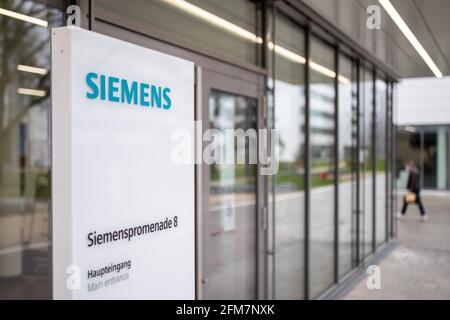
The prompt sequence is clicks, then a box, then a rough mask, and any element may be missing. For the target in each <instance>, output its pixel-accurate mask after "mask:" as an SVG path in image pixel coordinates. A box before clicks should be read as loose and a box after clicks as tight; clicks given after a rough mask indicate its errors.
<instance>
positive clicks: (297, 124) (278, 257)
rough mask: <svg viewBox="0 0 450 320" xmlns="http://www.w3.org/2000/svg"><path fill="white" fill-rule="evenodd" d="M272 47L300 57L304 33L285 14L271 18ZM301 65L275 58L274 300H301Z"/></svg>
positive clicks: (302, 111)
mask: <svg viewBox="0 0 450 320" xmlns="http://www.w3.org/2000/svg"><path fill="white" fill-rule="evenodd" d="M275 29H276V32H277V33H276V44H277V45H279V46H282V47H284V48H286V49H287V50H289V51H291V52H292V53H295V54H296V55H301V56H304V33H303V30H301V29H300V28H298V27H297V26H296V25H295V24H293V23H292V22H290V20H288V19H287V18H286V17H285V16H283V15H279V16H277V19H276V25H275ZM304 70H305V67H304V64H300V63H298V62H296V61H295V60H293V59H289V58H287V57H286V56H282V55H280V54H276V56H275V78H276V80H275V127H276V128H277V129H278V130H279V132H280V158H279V159H280V167H279V171H278V174H277V176H276V189H275V190H276V191H275V244H276V247H275V273H276V274H275V297H276V299H303V298H304V284H303V282H304V252H303V251H304V232H303V230H304V169H305V166H304V141H305V140H304V137H305V134H304V124H305V96H304V90H305V87H304V83H305V82H304V81H305V79H304V76H305V72H304Z"/></svg>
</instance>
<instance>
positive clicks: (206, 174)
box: [196, 67, 267, 299]
mask: <svg viewBox="0 0 450 320" xmlns="http://www.w3.org/2000/svg"><path fill="white" fill-rule="evenodd" d="M236 71H237V72H239V73H242V72H245V71H244V70H236ZM197 75H198V77H197V80H198V88H201V89H200V91H199V92H198V97H199V98H200V99H201V101H199V100H198V103H197V110H198V111H199V114H198V117H196V119H197V121H202V120H203V121H202V132H204V131H205V130H207V129H208V128H209V126H210V123H209V104H208V101H209V94H210V91H211V90H219V91H223V92H227V93H230V94H236V95H240V96H245V97H249V98H254V99H256V100H257V113H258V114H257V129H261V128H265V127H266V121H265V119H264V116H263V110H264V108H263V103H264V100H265V99H264V77H263V76H261V75H254V80H255V81H254V82H248V81H244V80H242V79H238V78H236V77H233V75H232V74H224V73H222V72H220V71H217V70H215V69H212V68H200V67H197ZM249 76H250V75H249ZM197 141H198V143H199V144H198V145H200V143H202V150H203V149H204V147H205V143H204V142H203V141H199V140H197ZM200 167H201V169H200V170H198V171H199V172H201V177H199V180H200V181H201V182H200V183H201V184H202V188H201V191H200V192H199V193H198V194H197V198H198V197H200V198H201V199H199V203H200V204H201V208H200V207H199V209H200V210H201V213H200V214H199V215H198V217H199V220H200V221H201V222H200V223H201V234H202V235H201V236H202V239H201V240H200V239H199V241H198V243H199V246H198V248H199V249H200V250H199V253H200V255H201V256H202V259H201V262H200V265H199V267H200V269H201V272H199V281H198V293H199V294H198V298H199V299H202V298H205V296H204V290H203V286H204V284H205V282H206V281H207V272H208V271H207V266H206V263H207V262H206V259H205V257H206V256H208V252H207V250H208V247H207V244H206V241H207V237H206V234H207V232H208V229H209V228H208V213H209V185H210V166H209V165H207V164H201V165H200ZM260 170H261V168H260V165H259V164H258V165H257V182H256V203H257V208H256V212H255V218H256V221H255V225H256V228H257V234H256V235H255V237H256V239H255V241H256V252H255V256H256V266H255V268H256V270H255V277H256V297H257V298H258V299H265V298H266V286H267V266H266V257H265V254H266V251H267V250H266V231H267V223H266V222H265V221H267V217H264V216H263V215H265V214H267V210H266V209H265V208H267V184H266V180H267V179H266V177H265V176H261V175H260V174H259V172H260ZM206 298H207V297H206Z"/></svg>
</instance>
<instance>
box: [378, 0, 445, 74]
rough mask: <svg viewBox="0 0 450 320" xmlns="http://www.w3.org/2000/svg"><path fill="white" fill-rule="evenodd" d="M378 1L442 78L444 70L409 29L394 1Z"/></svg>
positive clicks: (433, 70) (430, 66)
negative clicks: (442, 70) (440, 68)
mask: <svg viewBox="0 0 450 320" xmlns="http://www.w3.org/2000/svg"><path fill="white" fill-rule="evenodd" d="M378 2H379V3H380V4H381V5H382V6H383V8H384V10H386V12H387V13H388V14H389V16H390V17H391V18H392V20H394V22H395V24H396V25H397V27H398V28H399V29H400V30H401V31H402V32H403V34H404V35H405V37H406V39H408V41H409V42H410V43H411V45H412V46H413V47H414V49H416V51H417V53H418V54H419V55H420V56H421V57H422V59H423V61H425V63H426V64H427V66H428V67H429V68H430V70H431V71H432V72H433V73H434V75H435V76H436V78H442V72H441V71H440V70H439V68H438V67H437V66H436V64H435V63H434V61H433V59H431V57H430V55H429V54H428V53H427V51H426V50H425V48H424V47H423V46H422V44H421V43H420V42H419V40H417V38H416V36H415V35H414V33H412V31H411V29H409V27H408V25H407V24H406V22H405V21H404V20H403V18H402V17H401V16H400V14H399V13H398V12H397V10H396V9H395V8H394V6H393V5H392V3H391V2H390V1H389V0H378Z"/></svg>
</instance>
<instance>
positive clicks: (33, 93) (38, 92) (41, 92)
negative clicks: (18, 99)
mask: <svg viewBox="0 0 450 320" xmlns="http://www.w3.org/2000/svg"><path fill="white" fill-rule="evenodd" d="M17 93H18V94H23V95H26V96H36V97H45V96H46V94H47V92H45V91H44V90H35V89H26V88H19V89H17Z"/></svg>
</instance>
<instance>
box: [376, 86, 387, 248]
mask: <svg viewBox="0 0 450 320" xmlns="http://www.w3.org/2000/svg"><path fill="white" fill-rule="evenodd" d="M386 90H387V89H386V82H384V81H382V80H377V81H376V94H377V96H376V104H377V105H376V126H375V128H376V136H375V145H376V147H375V154H376V163H375V170H376V175H375V177H376V179H375V186H376V190H375V210H376V223H375V226H376V237H375V239H376V242H377V243H376V244H377V246H379V245H381V244H383V243H384V242H385V241H386V182H387V180H386V179H387V177H386V129H387V127H386V108H387V105H386Z"/></svg>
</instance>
